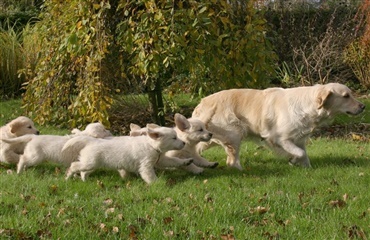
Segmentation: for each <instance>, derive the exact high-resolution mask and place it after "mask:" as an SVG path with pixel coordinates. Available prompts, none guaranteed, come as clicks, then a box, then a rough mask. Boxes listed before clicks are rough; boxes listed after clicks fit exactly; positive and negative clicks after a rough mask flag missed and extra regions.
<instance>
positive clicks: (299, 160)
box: [279, 140, 311, 167]
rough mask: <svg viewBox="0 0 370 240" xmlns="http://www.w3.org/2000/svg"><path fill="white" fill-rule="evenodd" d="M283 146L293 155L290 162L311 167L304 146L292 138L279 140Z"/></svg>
mask: <svg viewBox="0 0 370 240" xmlns="http://www.w3.org/2000/svg"><path fill="white" fill-rule="evenodd" d="M279 145H280V146H281V148H283V149H284V151H286V152H287V153H289V154H290V155H291V156H293V158H292V160H291V161H290V163H292V164H295V165H296V164H299V165H301V166H303V167H311V164H310V160H309V159H308V157H307V154H306V150H305V148H304V147H302V148H301V147H299V146H297V145H296V144H295V143H293V142H292V141H290V140H282V141H280V142H279Z"/></svg>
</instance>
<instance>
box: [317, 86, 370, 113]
mask: <svg viewBox="0 0 370 240" xmlns="http://www.w3.org/2000/svg"><path fill="white" fill-rule="evenodd" d="M317 102H318V109H322V108H323V109H325V110H327V111H328V112H330V114H331V115H334V114H336V113H346V114H350V115H357V114H360V113H361V112H362V111H364V109H365V105H364V104H363V103H361V102H359V101H357V100H356V99H355V98H354V97H353V95H352V92H351V90H350V89H349V88H348V87H346V86H345V85H343V84H339V83H329V84H325V85H321V86H320V88H319V91H318V97H317Z"/></svg>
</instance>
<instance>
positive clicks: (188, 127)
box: [130, 113, 218, 174]
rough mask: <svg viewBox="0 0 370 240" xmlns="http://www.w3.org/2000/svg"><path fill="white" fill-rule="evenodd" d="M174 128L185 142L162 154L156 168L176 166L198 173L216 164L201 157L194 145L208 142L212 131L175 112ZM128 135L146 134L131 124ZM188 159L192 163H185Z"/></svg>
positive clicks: (196, 121) (198, 122)
mask: <svg viewBox="0 0 370 240" xmlns="http://www.w3.org/2000/svg"><path fill="white" fill-rule="evenodd" d="M174 120H175V125H176V126H175V127H174V130H175V131H176V133H177V136H178V137H179V139H181V140H182V141H184V142H185V147H184V148H183V149H180V150H172V151H168V152H166V153H165V154H164V155H162V156H161V157H160V159H159V161H158V163H157V164H156V165H155V167H157V168H173V167H175V168H178V167H181V168H182V169H184V170H186V171H189V172H192V173H195V174H199V173H202V172H203V168H204V167H206V168H214V167H216V166H217V165H218V163H217V162H209V161H208V160H206V159H204V158H203V157H201V156H200V155H199V154H198V152H197V151H196V146H197V144H198V143H199V142H208V141H209V140H210V139H211V137H212V133H210V132H208V131H207V129H206V128H205V125H204V123H203V122H201V121H199V120H197V119H191V118H190V119H186V118H185V117H184V116H183V115H181V114H179V113H176V114H175V117H174ZM130 129H131V132H130V135H131V136H138V135H143V134H146V129H145V128H140V126H138V125H135V124H131V125H130ZM189 159H192V161H193V163H190V164H186V163H187V162H188V160H189Z"/></svg>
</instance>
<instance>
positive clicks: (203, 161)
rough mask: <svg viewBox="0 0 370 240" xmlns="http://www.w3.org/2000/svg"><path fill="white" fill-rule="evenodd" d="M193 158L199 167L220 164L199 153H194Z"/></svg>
mask: <svg viewBox="0 0 370 240" xmlns="http://www.w3.org/2000/svg"><path fill="white" fill-rule="evenodd" d="M193 159H194V161H193V163H194V164H195V165H197V166H198V167H204V168H215V167H217V166H218V162H210V161H208V160H207V159H205V158H203V157H201V156H200V155H198V154H194V156H193Z"/></svg>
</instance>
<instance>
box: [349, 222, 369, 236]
mask: <svg viewBox="0 0 370 240" xmlns="http://www.w3.org/2000/svg"><path fill="white" fill-rule="evenodd" d="M348 237H349V238H350V239H355V238H356V239H358V238H359V239H363V240H366V239H367V238H366V234H365V232H364V231H363V230H362V229H361V228H360V227H358V226H357V225H353V226H351V227H349V228H348Z"/></svg>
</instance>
